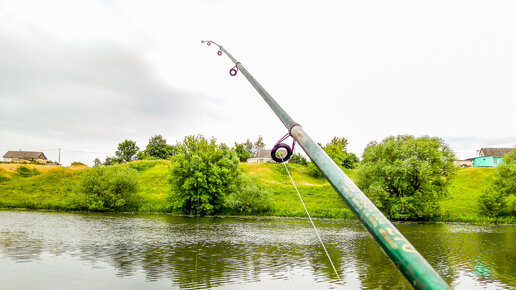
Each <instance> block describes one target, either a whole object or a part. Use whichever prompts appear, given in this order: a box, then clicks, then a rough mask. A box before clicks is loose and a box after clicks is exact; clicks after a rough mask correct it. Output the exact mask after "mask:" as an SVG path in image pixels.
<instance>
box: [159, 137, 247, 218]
mask: <svg viewBox="0 0 516 290" xmlns="http://www.w3.org/2000/svg"><path fill="white" fill-rule="evenodd" d="M176 150H177V151H176V152H177V153H176V155H175V156H174V157H173V158H172V164H171V167H170V173H169V182H170V184H171V185H172V193H171V195H170V201H171V207H172V209H174V210H178V211H180V212H182V213H184V214H200V215H208V214H216V213H218V212H220V211H221V210H222V209H223V201H224V197H225V196H226V195H227V194H229V193H230V188H231V186H232V185H233V183H234V182H235V180H236V177H237V176H238V175H239V174H240V170H239V169H238V164H239V159H238V157H237V155H236V153H235V151H233V150H230V149H229V148H228V147H227V146H225V145H223V144H221V145H217V144H216V143H215V139H211V140H209V141H208V140H207V139H206V138H204V137H203V136H202V135H198V136H187V137H185V139H184V142H183V143H179V144H178V145H177V146H176Z"/></svg>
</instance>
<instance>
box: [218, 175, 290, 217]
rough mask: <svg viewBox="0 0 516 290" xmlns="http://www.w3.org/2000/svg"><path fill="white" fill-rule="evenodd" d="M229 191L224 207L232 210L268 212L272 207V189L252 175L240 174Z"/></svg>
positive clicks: (249, 212) (248, 212) (239, 211)
mask: <svg viewBox="0 0 516 290" xmlns="http://www.w3.org/2000/svg"><path fill="white" fill-rule="evenodd" d="M283 171H284V170H283ZM229 191H230V194H229V195H227V196H226V197H225V199H224V207H226V208H227V209H230V210H231V211H234V212H237V213H245V214H251V213H264V212H268V211H270V210H271V208H272V199H271V191H270V190H269V189H268V188H267V187H266V186H265V185H264V184H263V183H261V182H260V181H259V180H257V179H256V178H253V177H251V176H248V175H245V174H240V175H239V176H238V177H237V178H236V180H235V182H234V183H233V184H232V185H231V186H230V188H229Z"/></svg>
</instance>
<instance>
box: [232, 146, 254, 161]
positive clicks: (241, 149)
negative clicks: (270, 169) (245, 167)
mask: <svg viewBox="0 0 516 290" xmlns="http://www.w3.org/2000/svg"><path fill="white" fill-rule="evenodd" d="M234 150H235V153H236V154H237V156H238V159H240V161H241V162H243V161H246V160H247V158H251V153H249V151H247V150H245V144H244V143H241V144H239V143H236V142H235V148H234Z"/></svg>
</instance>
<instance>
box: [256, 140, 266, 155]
mask: <svg viewBox="0 0 516 290" xmlns="http://www.w3.org/2000/svg"><path fill="white" fill-rule="evenodd" d="M264 148H265V143H263V137H262V136H258V139H257V140H256V142H254V144H253V155H255V156H256V154H258V152H259V151H260V150H262V149H264Z"/></svg>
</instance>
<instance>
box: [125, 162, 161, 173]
mask: <svg viewBox="0 0 516 290" xmlns="http://www.w3.org/2000/svg"><path fill="white" fill-rule="evenodd" d="M156 164H158V162H157V161H133V162H131V163H130V164H129V165H128V166H129V167H130V168H132V169H134V170H136V171H138V172H143V171H145V170H147V169H149V168H152V167H154V166H156Z"/></svg>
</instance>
